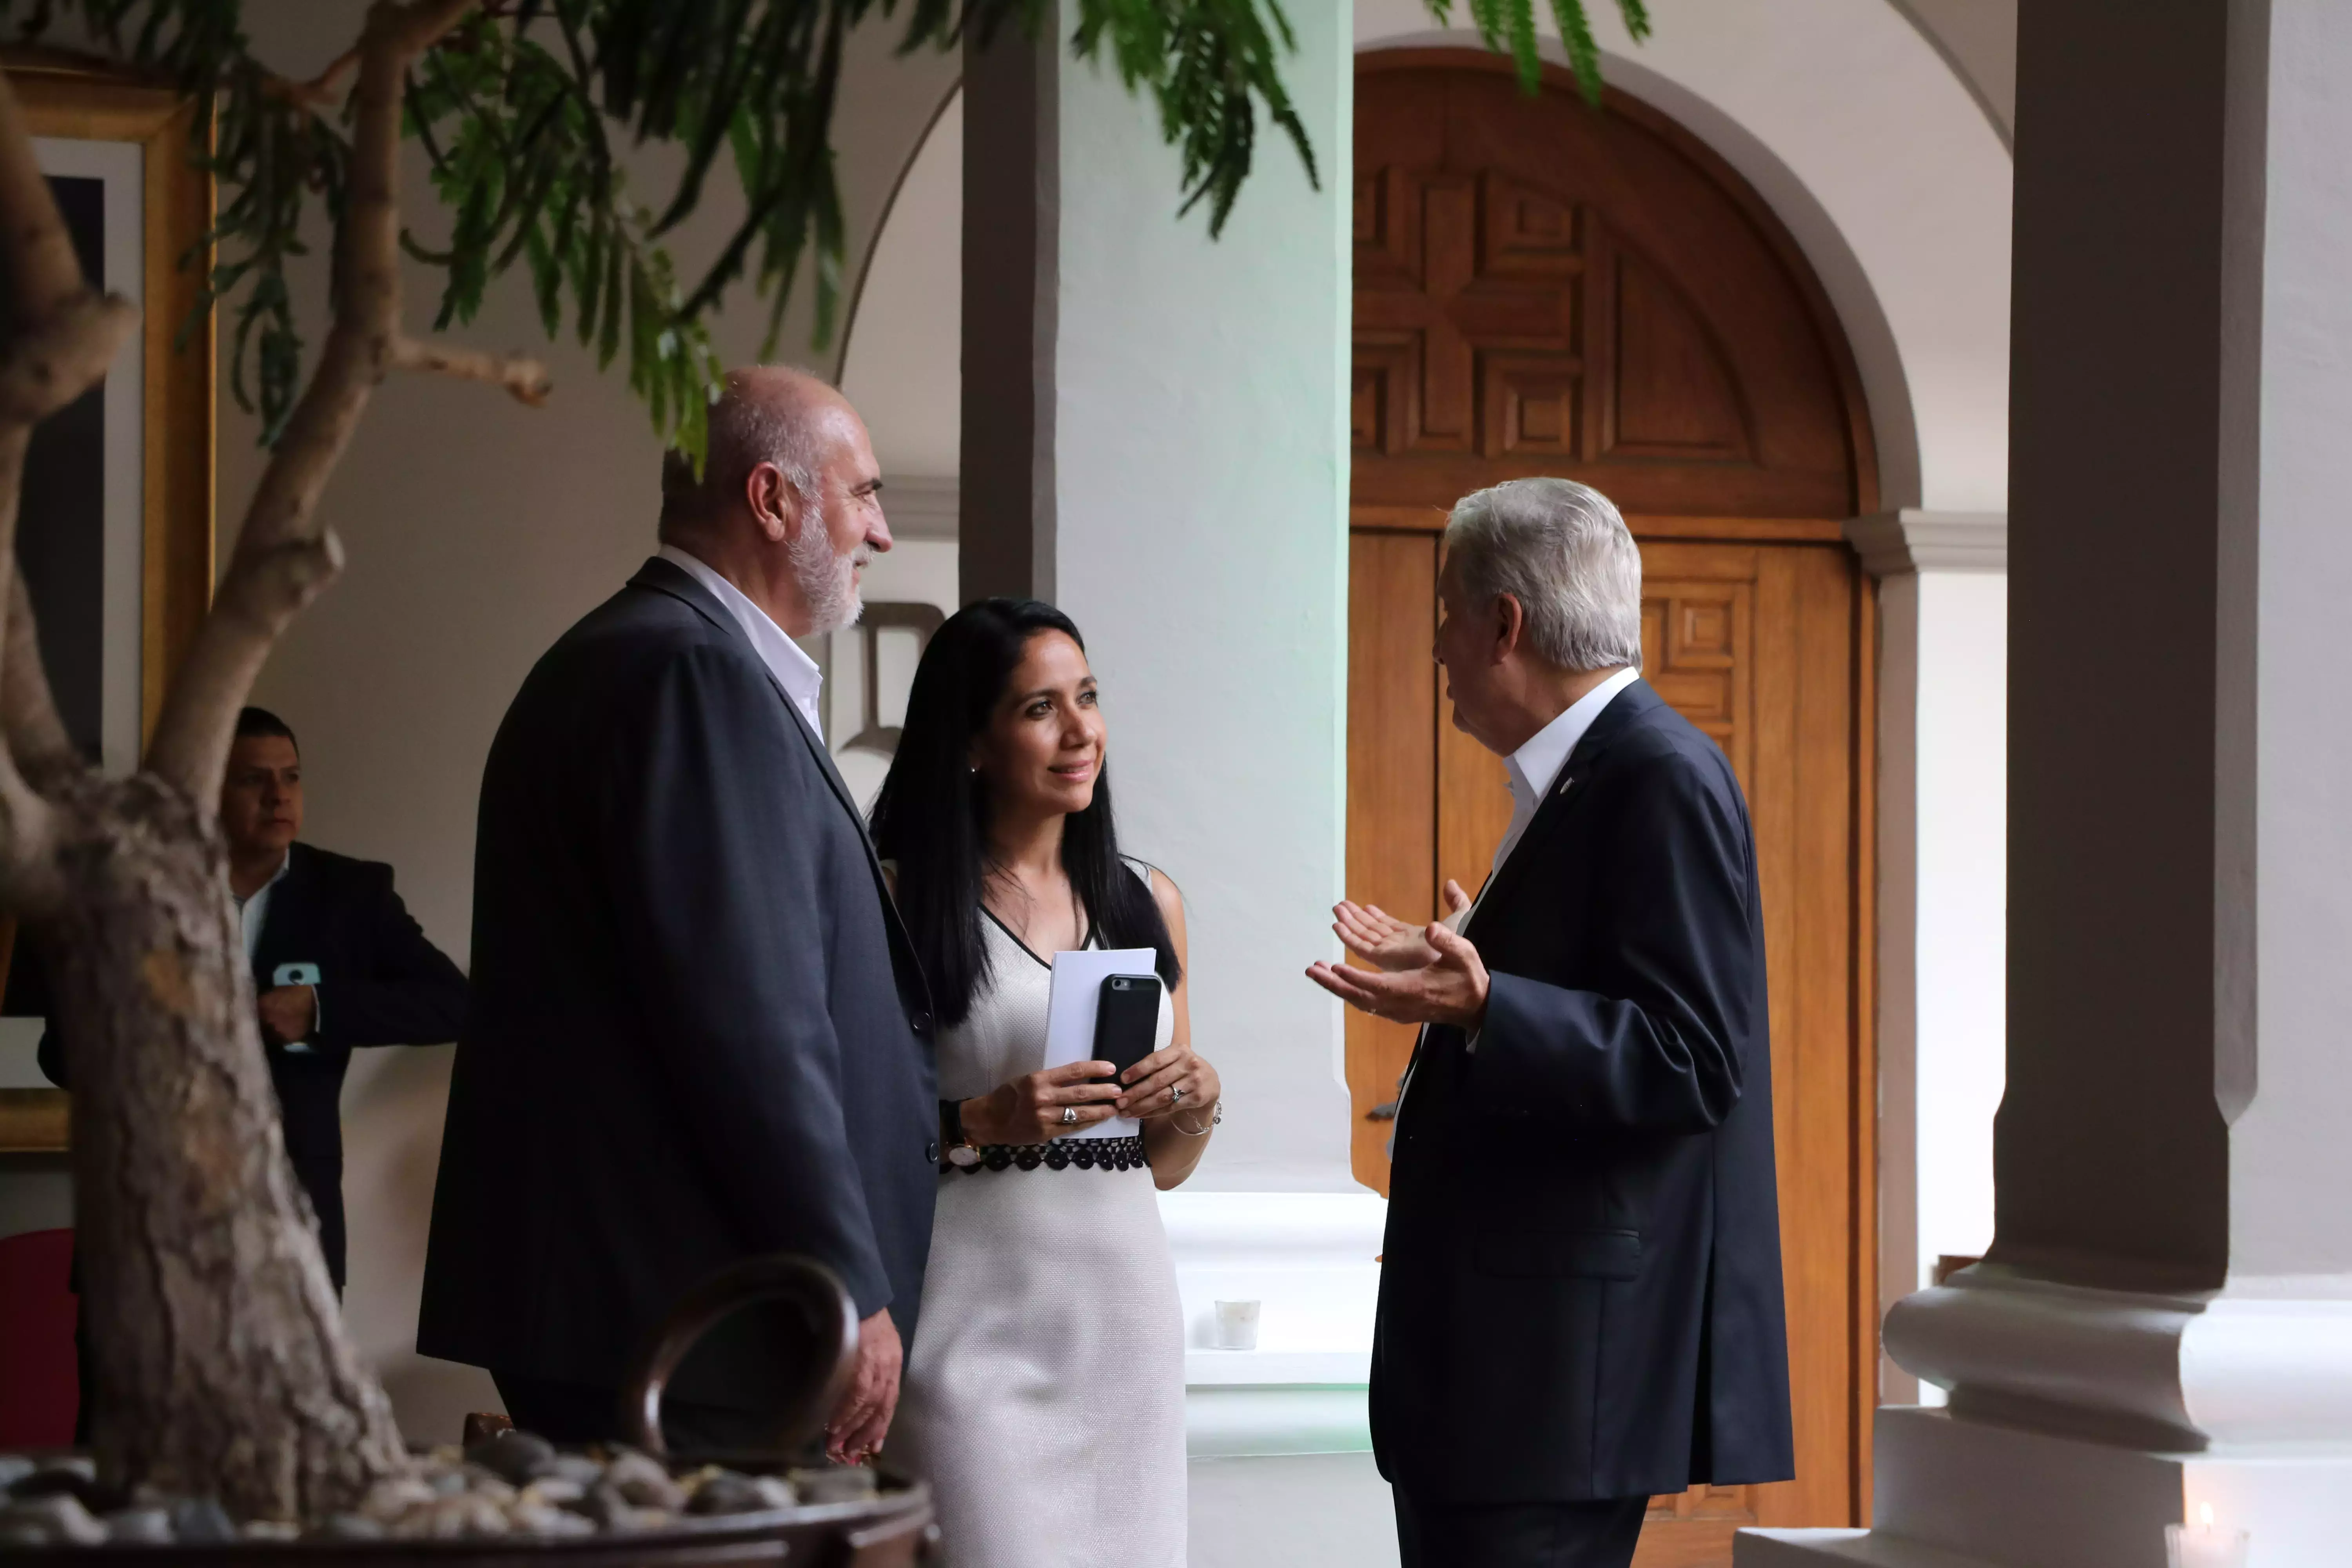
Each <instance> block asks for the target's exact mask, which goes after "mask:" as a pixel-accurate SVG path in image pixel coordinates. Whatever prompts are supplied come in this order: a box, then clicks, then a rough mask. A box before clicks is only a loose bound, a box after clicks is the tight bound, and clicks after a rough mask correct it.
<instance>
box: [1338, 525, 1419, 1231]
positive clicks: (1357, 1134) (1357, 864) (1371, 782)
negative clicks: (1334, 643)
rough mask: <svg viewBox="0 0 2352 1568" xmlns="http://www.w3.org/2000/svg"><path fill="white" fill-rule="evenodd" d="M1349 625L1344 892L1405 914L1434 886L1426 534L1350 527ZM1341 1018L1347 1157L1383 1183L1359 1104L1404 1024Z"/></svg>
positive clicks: (1375, 1089) (1384, 1086)
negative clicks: (1348, 1123)
mask: <svg viewBox="0 0 2352 1568" xmlns="http://www.w3.org/2000/svg"><path fill="white" fill-rule="evenodd" d="M1348 624H1349V627H1350V628H1351V629H1350V632H1349V638H1348V896H1349V898H1352V899H1356V900H1360V901H1362V902H1365V903H1374V904H1378V905H1380V906H1381V908H1382V909H1384V910H1389V911H1390V912H1391V913H1393V914H1396V915H1398V916H1399V917H1400V918H1412V916H1414V915H1417V914H1419V913H1420V911H1422V910H1426V909H1428V908H1430V907H1431V906H1432V905H1433V903H1434V902H1435V901H1436V897H1437V894H1436V881H1435V861H1434V858H1433V855H1432V850H1431V845H1432V834H1431V824H1432V823H1433V821H1434V820H1435V818H1436V816H1437V753H1436V746H1437V725H1438V694H1437V693H1438V688H1437V664H1436V660H1435V658H1434V653H1433V650H1434V647H1435V644H1436V638H1437V540H1436V539H1435V537H1434V536H1433V535H1430V534H1426V533H1419V534H1415V533H1363V532H1360V533H1356V534H1354V535H1352V536H1351V537H1350V538H1349V542H1348ZM1354 628H1363V630H1362V631H1360V632H1359V631H1357V630H1355V629H1354ZM1347 1029H1348V1033H1347V1048H1346V1049H1347V1063H1348V1100H1349V1105H1350V1107H1351V1108H1352V1110H1353V1112H1354V1116H1353V1121H1352V1123H1351V1125H1352V1128H1353V1132H1352V1134H1351V1137H1350V1140H1349V1142H1350V1150H1349V1152H1350V1156H1351V1163H1352V1165H1353V1167H1354V1170H1355V1172H1356V1177H1357V1180H1359V1181H1362V1182H1364V1183H1365V1184H1366V1185H1368V1186H1372V1187H1375V1188H1376V1189H1377V1190H1379V1191H1380V1192H1382V1193H1386V1192H1387V1191H1388V1134H1389V1128H1390V1126H1391V1123H1389V1122H1387V1121H1370V1120H1369V1119H1368V1118H1367V1116H1366V1112H1368V1111H1370V1110H1371V1109H1372V1108H1373V1107H1374V1106H1378V1105H1382V1104H1385V1103H1387V1102H1388V1101H1390V1100H1394V1099H1395V1098H1396V1081H1397V1075H1398V1074H1400V1073H1402V1071H1403V1070H1404V1066H1405V1062H1406V1061H1407V1060H1408V1059H1409V1058H1411V1057H1412V1041H1413V1030H1412V1028H1411V1026H1407V1025H1404V1024H1399V1023H1395V1022H1393V1021H1391V1020H1389V1019H1384V1018H1375V1017H1372V1016H1370V1015H1368V1014H1364V1013H1360V1012H1358V1011H1357V1010H1356V1009H1354V1008H1352V1007H1350V1008H1349V1009H1348V1023H1347ZM1368 1176H1371V1177H1376V1179H1370V1180H1368V1179H1367V1178H1368Z"/></svg>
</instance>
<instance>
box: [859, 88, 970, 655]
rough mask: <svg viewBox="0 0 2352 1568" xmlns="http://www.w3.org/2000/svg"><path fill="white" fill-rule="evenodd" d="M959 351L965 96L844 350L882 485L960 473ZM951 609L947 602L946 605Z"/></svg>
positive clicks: (885, 241)
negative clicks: (902, 479) (906, 478)
mask: <svg viewBox="0 0 2352 1568" xmlns="http://www.w3.org/2000/svg"><path fill="white" fill-rule="evenodd" d="M962 343H963V94H962V93H961V92H957V93H955V94H953V95H951V96H950V98H949V99H948V100H947V104H946V106H945V107H944V108H942V109H941V110H940V117H939V121H938V123H937V124H935V125H934V126H932V128H931V132H930V134H929V136H927V137H925V138H924V139H923V145H922V149H921V151H919V152H918V153H916V154H915V160H914V162H913V163H911V164H910V165H908V170H907V176H906V178H905V179H904V180H902V181H901V182H900V183H899V185H898V195H897V196H896V197H894V198H893V199H892V201H891V203H890V209H889V213H888V215H887V217H886V218H885V219H884V220H883V226H882V230H881V232H880V234H879V235H877V237H876V238H875V241H874V249H873V259H872V260H871V261H870V262H868V263H867V266H866V281H865V284H864V286H863V287H862V288H861V289H859V291H858V296H857V303H856V312H855V314H854V315H852V317H851V318H850V321H849V325H848V329H847V340H846V342H845V344H844V345H843V353H842V366H841V390H842V391H843V392H844V393H845V394H846V395H848V398H849V401H850V402H852V403H854V404H856V405H857V408H858V411H859V412H860V413H861V414H863V415H864V416H866V426H867V428H869V429H870V430H872V432H873V434H874V455H875V456H876V457H877V458H879V459H880V460H881V463H882V472H883V473H884V474H885V475H886V476H889V477H892V478H896V477H899V476H903V475H922V476H926V477H930V478H939V479H952V478H954V477H955V475H956V473H957V472H958V470H959V468H960V467H961V460H960V454H959V453H958V451H957V444H958V443H959V441H961V438H962V426H961V417H962V410H963V366H962V364H961V360H960V358H959V354H960V351H961V347H962ZM884 500H885V502H886V503H887V500H888V495H887V491H886V492H885V495H884ZM954 602H955V601H954V595H953V594H952V592H950V596H949V598H948V599H947V600H946V601H945V603H946V604H947V605H949V607H950V608H953V607H954Z"/></svg>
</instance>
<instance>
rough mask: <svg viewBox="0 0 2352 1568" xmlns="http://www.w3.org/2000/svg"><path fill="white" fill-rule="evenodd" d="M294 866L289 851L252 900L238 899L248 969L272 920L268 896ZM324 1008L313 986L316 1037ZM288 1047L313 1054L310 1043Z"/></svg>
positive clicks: (293, 1042)
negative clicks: (263, 931) (262, 932)
mask: <svg viewBox="0 0 2352 1568" xmlns="http://www.w3.org/2000/svg"><path fill="white" fill-rule="evenodd" d="M293 865H294V853H293V851H292V850H290V849H289V850H288V851H287V853H286V858H285V859H283V860H280V861H279V862H278V871H277V874H276V875H274V876H272V877H271V878H270V879H269V880H268V881H267V882H264V883H262V884H261V886H260V887H259V888H257V889H255V890H254V894H253V897H251V898H249V899H239V900H236V924H237V934H238V935H239V936H241V937H243V938H244V939H245V966H246V967H247V969H251V968H252V967H253V961H254V959H255V958H256V957H257V956H258V955H259V954H260V952H261V928H262V926H263V925H265V924H266V923H268V920H269V895H270V894H271V893H272V892H275V891H276V890H277V888H278V883H280V882H282V881H284V880H285V879H286V873H287V872H288V871H289V870H290V869H292V868H293ZM320 1007H321V1004H320V1000H319V988H318V987H317V986H315V985H313V986H311V987H310V1029H311V1032H312V1033H314V1034H315V1033H317V1031H318V1027H319V1013H320ZM286 1048H287V1049H288V1050H289V1051H292V1052H293V1053H295V1054H296V1055H297V1056H307V1055H309V1054H310V1041H308V1040H289V1041H287V1042H286Z"/></svg>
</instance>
